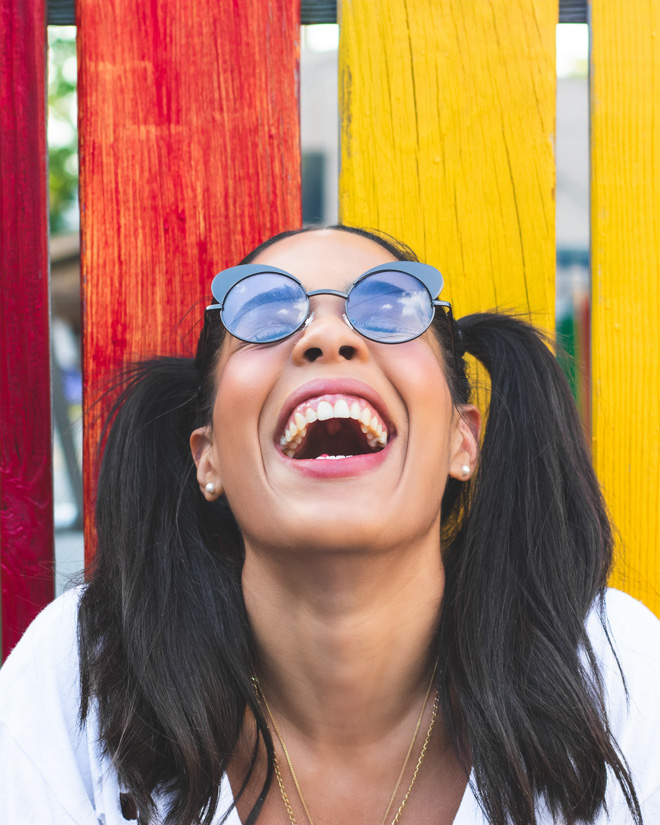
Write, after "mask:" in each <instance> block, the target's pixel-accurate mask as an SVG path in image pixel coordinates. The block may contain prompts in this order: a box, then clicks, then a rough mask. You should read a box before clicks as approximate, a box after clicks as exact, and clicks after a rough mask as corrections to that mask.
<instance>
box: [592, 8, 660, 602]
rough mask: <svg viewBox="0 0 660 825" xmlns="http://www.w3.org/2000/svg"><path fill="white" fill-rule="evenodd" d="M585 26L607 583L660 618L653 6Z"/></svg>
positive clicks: (657, 76)
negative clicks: (612, 538) (609, 528)
mask: <svg viewBox="0 0 660 825" xmlns="http://www.w3.org/2000/svg"><path fill="white" fill-rule="evenodd" d="M591 20H592V53H591V108H592V112H591V155H592V188H591V204H592V211H591V232H592V240H591V242H592V263H591V266H592V324H593V327H592V329H593V333H592V370H593V421H592V432H593V449H594V457H595V461H596V467H597V470H598V474H599V477H600V479H601V482H602V484H603V488H604V490H605V495H606V498H607V501H608V504H609V507H610V510H611V513H612V515H613V517H614V521H615V524H616V526H617V528H618V530H619V532H620V539H621V540H620V545H619V560H618V566H617V568H616V571H615V574H614V577H613V583H614V584H615V585H616V586H617V587H621V588H623V589H625V590H627V591H628V592H630V593H631V594H632V595H634V596H635V597H637V598H639V599H641V600H642V601H644V602H645V603H646V604H647V606H648V607H650V608H651V609H652V610H653V611H655V613H656V614H657V615H658V616H660V402H659V400H658V398H659V396H660V363H659V362H660V323H659V322H658V310H659V308H660V210H659V208H658V206H659V204H660V118H659V117H658V112H657V107H658V95H659V94H660V2H658V0H636V2H635V3H625V4H622V3H620V2H618V0H592V2H591Z"/></svg>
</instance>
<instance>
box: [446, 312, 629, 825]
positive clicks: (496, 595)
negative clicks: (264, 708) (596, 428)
mask: <svg viewBox="0 0 660 825" xmlns="http://www.w3.org/2000/svg"><path fill="white" fill-rule="evenodd" d="M459 330H460V347H461V348H462V350H463V351H464V352H467V353H470V354H471V355H473V356H474V357H476V358H477V359H478V360H479V361H480V362H481V363H482V364H483V365H484V366H485V367H486V369H487V370H488V372H489V374H490V379H491V400H490V408H489V413H488V421H487V426H486V431H485V435H484V441H483V446H482V451H481V456H480V461H479V467H478V471H477V474H476V478H475V480H474V482H473V483H471V484H469V485H463V491H464V492H462V493H461V495H460V496H457V495H456V489H455V488H456V485H453V486H452V487H450V488H448V491H447V495H448V496H449V501H448V503H449V505H450V506H449V512H448V513H447V519H448V520H449V521H451V517H452V511H454V520H456V516H455V514H456V512H457V510H460V511H461V512H463V514H464V517H463V518H461V519H459V526H458V527H457V528H456V529H455V531H454V534H453V538H452V541H451V543H450V545H449V547H448V548H447V550H446V554H445V570H446V590H445V595H444V599H443V606H442V620H441V624H440V630H439V633H440V648H441V654H440V657H441V658H440V661H441V662H442V663H443V664H444V667H443V671H442V674H441V677H440V684H441V692H442V696H443V705H444V708H445V709H446V710H447V712H446V713H445V722H446V724H447V726H448V728H449V730H450V732H451V734H452V736H453V738H454V741H455V743H456V747H457V751H458V753H459V755H460V756H461V758H462V759H463V761H464V763H465V764H466V766H467V765H469V764H472V765H473V767H474V775H475V780H476V790H477V793H478V797H479V799H480V802H481V804H482V806H483V808H484V811H485V813H486V814H487V816H488V818H489V822H491V823H493V825H507V823H510V822H511V823H515V825H533V823H536V822H537V818H536V817H537V816H538V812H539V809H538V805H539V799H541V800H543V801H544V802H545V804H547V806H548V808H549V809H550V811H551V812H552V814H553V815H554V816H557V817H558V818H559V819H561V821H562V822H566V823H567V825H574V823H578V822H590V821H592V820H593V818H594V817H595V816H596V814H597V812H598V811H599V810H600V809H601V807H602V805H603V803H604V799H605V788H606V783H607V780H608V777H607V774H608V770H610V771H611V772H612V773H613V775H614V777H615V778H616V779H617V780H618V781H619V783H620V784H621V787H622V789H623V792H624V794H625V797H626V800H627V802H628V805H629V807H630V810H631V812H632V815H633V819H634V821H635V822H636V823H641V812H640V808H639V804H638V801H637V798H636V795H635V791H634V788H633V784H632V781H631V778H630V774H629V772H628V769H627V766H626V764H625V761H624V759H623V758H622V756H620V755H619V752H618V750H617V746H616V744H615V743H614V742H613V739H612V736H611V734H610V731H609V728H608V724H607V715H606V709H605V702H604V697H603V686H602V682H601V680H600V676H599V673H598V666H597V662H596V658H595V655H594V652H593V650H592V649H591V646H590V643H589V639H588V637H587V634H586V631H585V618H586V616H587V613H588V611H589V610H590V608H591V607H592V605H593V604H594V601H596V603H597V604H599V605H600V610H601V619H602V620H604V617H603V612H602V611H603V594H604V588H605V585H606V582H607V576H608V572H609V570H610V566H611V562H612V551H613V537H612V529H611V526H610V522H609V519H608V516H607V512H606V508H605V504H604V501H603V498H602V495H601V492H600V489H599V486H598V482H597V479H596V476H595V473H594V471H593V468H592V464H591V457H590V454H589V451H588V447H587V444H586V439H585V437H584V433H583V430H582V425H581V422H580V420H579V417H578V414H577V410H576V408H575V404H574V402H573V399H572V397H571V394H570V389H569V387H568V384H567V382H566V380H565V378H564V376H563V374H562V372H561V370H560V368H559V366H558V364H557V362H556V360H555V358H554V356H553V355H552V353H551V351H550V350H549V348H548V346H547V345H546V341H545V340H544V338H543V336H542V334H541V333H540V332H539V331H538V330H535V329H534V328H533V327H531V326H529V325H527V324H525V323H523V322H522V321H519V320H516V319H515V318H511V317H507V316H503V315H494V314H478V315H470V316H468V317H465V318H462V319H461V321H460V324H459Z"/></svg>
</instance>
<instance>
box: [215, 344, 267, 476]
mask: <svg viewBox="0 0 660 825" xmlns="http://www.w3.org/2000/svg"><path fill="white" fill-rule="evenodd" d="M280 360H281V359H280V358H279V357H278V354H277V352H276V351H275V349H274V348H273V349H261V350H256V349H249V350H248V349H246V350H242V351H239V352H235V353H233V354H232V355H231V356H229V357H228V358H227V359H222V360H221V362H220V364H219V366H218V388H217V393H216V399H215V407H214V411H213V430H214V440H215V444H216V448H217V451H218V457H219V459H220V461H221V466H222V472H223V475H225V476H227V482H229V476H228V473H229V472H231V473H232V474H233V473H234V472H235V471H236V472H239V473H240V471H241V468H243V467H245V465H246V464H248V465H252V463H253V462H252V461H251V460H250V456H251V455H252V453H253V452H255V451H254V450H252V449H251V448H253V447H255V446H256V447H257V448H258V430H259V416H260V413H261V410H262V409H263V407H264V404H265V401H266V399H267V397H268V394H269V392H270V390H271V388H272V384H273V382H272V378H271V377H272V376H273V375H278V373H279V371H281V364H280V363H279V362H280ZM255 455H256V453H255ZM237 457H240V459H241V460H240V461H236V458H237Z"/></svg>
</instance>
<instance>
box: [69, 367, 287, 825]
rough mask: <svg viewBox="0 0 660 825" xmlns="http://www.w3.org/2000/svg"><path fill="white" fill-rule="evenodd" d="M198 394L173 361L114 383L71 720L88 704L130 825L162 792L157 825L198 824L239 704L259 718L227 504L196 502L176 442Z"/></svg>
mask: <svg viewBox="0 0 660 825" xmlns="http://www.w3.org/2000/svg"><path fill="white" fill-rule="evenodd" d="M199 384H200V380H199V374H198V371H197V369H196V368H195V366H194V363H193V361H192V360H191V359H186V358H159V359H154V360H151V361H146V362H143V363H141V364H138V365H136V366H134V367H132V368H131V369H129V370H128V371H127V372H126V373H125V374H124V375H123V376H122V385H123V389H122V391H121V393H120V396H119V398H118V400H117V402H116V403H115V405H114V407H113V409H112V411H111V415H110V419H109V421H111V422H112V426H108V427H106V430H107V443H106V446H105V450H104V455H103V462H102V466H101V471H100V476H99V485H98V496H97V508H96V521H97V532H98V549H97V553H96V558H95V560H94V564H93V567H92V570H91V580H90V583H89V585H88V586H87V587H86V589H85V591H84V594H83V596H82V600H81V604H80V610H79V649H80V660H81V688H82V705H81V718H82V720H83V721H84V720H85V718H86V717H87V715H88V711H89V707H90V702H91V701H92V700H95V701H96V702H97V704H98V714H99V725H100V733H101V740H102V743H103V745H104V747H105V749H106V751H107V753H108V754H109V756H110V757H111V759H112V761H113V763H114V765H115V767H116V769H117V773H118V776H119V780H120V783H121V785H122V786H123V787H124V788H125V789H126V791H127V793H128V797H130V798H131V799H132V801H133V803H134V804H135V806H136V807H137V811H138V812H139V821H140V822H141V823H147V822H150V821H151V818H152V816H153V814H154V810H155V808H154V793H155V792H157V793H161V792H164V793H167V794H168V797H169V800H170V805H171V807H170V809H169V815H168V818H167V822H171V823H177V825H190V824H191V823H193V822H195V823H197V822H199V823H202V825H207V824H208V823H210V822H211V820H212V818H213V814H214V812H215V810H216V807H217V803H218V794H219V788H220V781H221V779H222V776H223V774H224V771H225V769H226V765H227V761H228V758H229V755H230V754H231V753H232V752H233V750H234V747H235V745H236V741H237V739H238V736H239V732H240V730H241V726H242V723H243V717H244V712H245V709H246V707H247V706H250V707H251V709H252V711H253V713H254V715H255V718H257V720H260V719H261V714H260V712H259V709H258V707H257V705H256V701H255V697H254V692H253V690H252V686H251V680H250V666H249V663H250V662H251V661H252V649H251V641H250V639H251V637H250V633H249V627H248V622H247V616H246V612H245V606H244V603H243V597H242V592H241V585H240V574H241V566H242V543H241V538H240V534H239V531H238V528H237V525H236V523H235V521H234V519H233V516H232V514H231V511H230V510H229V507H228V505H227V503H226V502H225V501H224V500H223V499H220V500H218V501H217V502H214V503H212V504H210V503H209V502H207V501H206V500H205V499H204V497H203V496H202V494H201V493H200V490H199V487H198V483H197V479H196V472H195V466H194V462H193V461H192V457H191V454H190V447H189V437H190V433H191V432H192V430H193V429H195V428H196V427H198V426H200V425H201V424H202V423H204V421H203V420H201V417H200V413H199V412H198V408H200V407H201V406H202V405H201V404H200V399H199V396H200V394H201V393H200V391H199ZM260 728H261V735H263V736H265V743H266V749H267V751H270V752H272V742H271V740H270V736H269V734H268V732H267V728H266V726H265V723H264V724H262V725H260ZM253 761H254V760H253ZM269 782H270V775H269V777H268V779H267V784H269ZM238 796H240V793H239V794H237V798H238ZM262 798H263V794H262ZM253 813H254V812H253ZM251 819H252V820H254V817H251Z"/></svg>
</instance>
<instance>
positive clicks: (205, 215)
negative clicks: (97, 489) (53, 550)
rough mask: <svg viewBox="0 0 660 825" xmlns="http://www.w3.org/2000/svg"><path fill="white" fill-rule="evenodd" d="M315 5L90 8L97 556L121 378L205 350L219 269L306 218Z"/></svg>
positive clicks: (85, 158)
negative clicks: (102, 397)
mask: <svg viewBox="0 0 660 825" xmlns="http://www.w3.org/2000/svg"><path fill="white" fill-rule="evenodd" d="M299 6H300V3H299V0H196V1H195V2H194V3H190V2H189V1H188V0H140V2H137V0H113V2H108V0H79V2H78V3H77V14H78V27H79V29H78V31H79V39H78V42H79V56H78V57H79V60H78V65H79V112H80V151H81V157H80V161H81V208H82V215H81V219H82V269H83V312H84V320H83V324H84V406H85V410H86V411H87V412H86V414H85V423H86V426H87V430H86V437H85V452H84V462H85V490H86V492H85V499H86V515H85V523H86V546H87V548H88V558H89V554H90V548H91V547H92V543H93V528H92V502H93V489H94V485H95V472H94V469H93V464H94V460H95V452H96V445H97V442H98V438H99V431H100V421H99V416H98V411H99V408H95V409H94V410H93V411H90V407H91V406H92V404H93V402H94V401H95V400H96V399H97V398H98V396H99V394H100V392H101V390H102V388H103V386H104V384H105V383H106V382H107V381H108V378H109V376H110V375H111V373H112V371H113V370H115V369H116V368H117V367H119V366H120V365H121V364H122V363H124V362H125V361H126V360H128V359H133V358H135V357H138V356H143V355H149V354H153V353H190V352H192V350H193V348H194V345H195V342H196V334H197V333H198V330H199V327H198V326H197V325H198V324H199V323H200V322H201V319H202V315H203V312H202V308H203V305H204V299H205V298H207V297H209V285H210V280H211V277H212V275H213V274H214V273H215V272H216V271H217V270H218V269H221V268H222V267H224V266H227V265H230V264H232V263H235V262H236V261H237V260H238V259H239V258H240V257H241V256H242V255H243V254H244V253H245V252H246V251H247V250H249V249H250V248H251V247H253V246H254V245H255V244H257V243H258V242H259V241H261V240H262V239H264V238H266V237H268V236H269V235H271V234H273V233H275V232H277V231H279V230H282V229H287V228H292V227H296V226H299V225H300V221H301V207H300V150H299V122H298V63H299V37H300V34H299V33H300V28H299ZM191 308H194V309H193V311H192V312H191V313H190V314H189V315H187V316H186V312H187V311H188V310H190V309H191ZM193 328H194V329H193ZM191 330H192V332H191Z"/></svg>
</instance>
